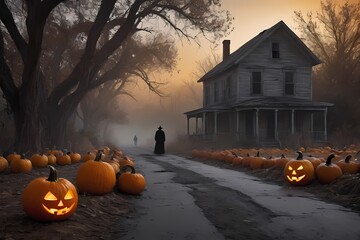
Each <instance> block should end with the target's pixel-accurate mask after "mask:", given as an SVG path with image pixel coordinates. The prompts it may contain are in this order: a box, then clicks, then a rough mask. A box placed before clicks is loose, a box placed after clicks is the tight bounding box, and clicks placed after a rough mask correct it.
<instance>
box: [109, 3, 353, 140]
mask: <svg viewBox="0 0 360 240" xmlns="http://www.w3.org/2000/svg"><path fill="white" fill-rule="evenodd" d="M333 1H336V3H339V4H343V3H344V2H345V0H333ZM356 1H357V0H350V1H349V2H356ZM222 6H223V8H224V9H228V10H229V11H230V13H231V14H232V16H233V17H235V20H234V23H233V26H234V31H233V32H232V33H231V34H230V35H229V36H227V37H226V39H230V40H231V47H230V51H231V52H233V51H235V50H236V49H238V48H239V47H240V46H241V45H243V44H244V43H245V42H247V41H248V40H250V39H251V38H253V37H255V36H256V35H257V34H259V33H260V32H262V31H263V30H265V29H267V28H270V27H271V26H273V25H274V24H276V23H277V22H279V21H281V20H283V21H284V22H285V23H286V24H287V25H288V26H289V27H290V28H291V29H292V30H293V31H294V32H295V33H297V34H298V32H297V31H296V24H295V22H294V20H293V18H294V11H302V12H303V13H304V15H305V14H306V13H307V12H310V11H312V12H313V13H316V11H318V10H319V9H320V0H222ZM222 40H223V39H221V40H220V41H219V43H221V42H222ZM221 51H222V45H221V44H220V46H219V47H218V48H217V52H218V54H220V55H221V56H222V52H221ZM209 52H210V45H209V43H208V42H206V41H204V42H202V46H201V47H199V46H198V45H197V44H195V43H192V44H190V45H188V43H187V42H184V43H183V44H182V45H181V44H179V46H178V53H179V60H178V66H177V70H176V71H175V72H174V73H173V75H171V76H162V77H161V78H162V79H166V80H167V81H169V86H168V88H167V91H168V93H169V94H170V97H168V98H165V99H160V98H159V97H158V96H156V95H155V94H153V93H151V92H149V91H148V90H147V88H146V87H145V86H143V85H141V84H139V86H138V88H134V89H133V91H136V92H137V93H136V94H135V95H136V97H137V101H134V100H130V99H124V101H125V102H124V106H125V111H127V112H128V114H129V120H130V123H129V124H128V125H126V126H121V127H120V128H119V129H118V130H119V131H121V133H122V134H121V135H120V136H117V137H115V138H116V139H119V138H122V140H121V142H120V143H119V144H126V143H131V140H132V137H133V134H137V135H138V137H139V143H140V144H141V143H150V144H152V142H153V136H152V135H153V132H155V130H156V128H157V126H158V125H162V126H163V127H164V130H165V131H167V134H168V136H169V138H168V139H174V138H176V135H178V134H185V133H186V117H185V115H184V114H183V113H184V112H186V111H190V110H193V109H196V108H198V107H199V106H196V104H193V103H191V101H189V96H185V97H184V96H183V95H182V94H181V93H179V91H178V90H179V88H180V86H181V84H182V81H184V80H185V79H186V80H192V81H196V80H197V79H194V78H193V76H192V75H191V73H192V72H193V71H194V68H196V62H197V61H200V60H201V59H203V58H204V57H206V56H209V55H210V54H209ZM178 70H179V71H178ZM140 93H142V94H140ZM191 104H192V105H191ZM123 139H127V140H126V141H125V142H124V140H123ZM119 141H120V140H119Z"/></svg>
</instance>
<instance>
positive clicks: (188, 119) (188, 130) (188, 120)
mask: <svg viewBox="0 0 360 240" xmlns="http://www.w3.org/2000/svg"><path fill="white" fill-rule="evenodd" d="M189 123H190V117H189V116H187V135H188V136H189V135H190V133H189V132H190V126H189Z"/></svg>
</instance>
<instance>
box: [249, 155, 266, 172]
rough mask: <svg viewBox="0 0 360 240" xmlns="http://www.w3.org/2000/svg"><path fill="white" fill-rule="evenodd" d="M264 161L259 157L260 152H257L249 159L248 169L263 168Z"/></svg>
mask: <svg viewBox="0 0 360 240" xmlns="http://www.w3.org/2000/svg"><path fill="white" fill-rule="evenodd" d="M264 160H266V159H265V158H264V157H260V152H259V151H258V152H257V153H256V155H255V156H254V157H252V158H250V168H251V169H260V168H263V165H264Z"/></svg>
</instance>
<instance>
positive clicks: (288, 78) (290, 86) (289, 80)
mask: <svg viewBox="0 0 360 240" xmlns="http://www.w3.org/2000/svg"><path fill="white" fill-rule="evenodd" d="M284 82H285V84H284V93H285V95H294V93H295V83H294V72H285V81H284Z"/></svg>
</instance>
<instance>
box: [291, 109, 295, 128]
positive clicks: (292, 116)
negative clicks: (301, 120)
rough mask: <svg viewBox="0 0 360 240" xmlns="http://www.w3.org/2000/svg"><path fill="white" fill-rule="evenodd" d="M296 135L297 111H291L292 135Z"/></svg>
mask: <svg viewBox="0 0 360 240" xmlns="http://www.w3.org/2000/svg"><path fill="white" fill-rule="evenodd" d="M294 133H295V109H291V134H294Z"/></svg>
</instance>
